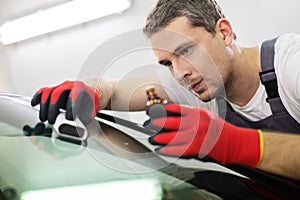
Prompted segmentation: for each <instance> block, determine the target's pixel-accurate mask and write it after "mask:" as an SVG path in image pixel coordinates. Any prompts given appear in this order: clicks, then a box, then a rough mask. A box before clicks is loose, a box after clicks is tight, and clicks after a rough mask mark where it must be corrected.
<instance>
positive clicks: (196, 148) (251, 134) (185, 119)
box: [31, 81, 263, 167]
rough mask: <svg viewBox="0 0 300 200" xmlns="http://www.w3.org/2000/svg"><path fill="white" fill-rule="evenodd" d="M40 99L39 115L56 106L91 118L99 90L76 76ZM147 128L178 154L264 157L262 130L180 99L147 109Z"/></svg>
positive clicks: (229, 159) (70, 115)
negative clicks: (231, 121)
mask: <svg viewBox="0 0 300 200" xmlns="http://www.w3.org/2000/svg"><path fill="white" fill-rule="evenodd" d="M31 103H32V106H35V105H37V104H40V119H41V120H42V121H46V120H48V121H49V123H50V124H53V123H54V122H55V119H56V117H57V115H58V114H59V112H60V109H64V110H66V118H67V119H69V120H73V119H74V118H75V117H76V116H78V117H79V119H81V121H82V122H83V123H84V124H88V123H90V122H91V121H92V120H93V119H94V117H95V115H96V113H97V112H98V110H99V107H100V92H99V91H98V89H96V88H94V87H90V86H87V85H85V84H84V83H83V82H80V81H66V82H64V83H62V84H60V85H57V86H54V87H48V88H47V87H46V88H42V89H40V90H39V91H38V92H37V93H36V94H35V95H34V97H33V99H32V102H31ZM147 114H148V115H149V117H150V120H149V121H148V122H149V123H148V124H147V125H145V128H146V129H151V130H155V134H154V135H153V136H151V137H150V139H149V141H150V143H152V144H153V145H160V146H161V147H160V148H158V149H157V150H156V151H157V152H158V153H160V154H163V155H168V156H178V157H187V158H189V157H198V158H204V157H206V156H208V157H211V158H213V159H214V160H216V161H218V162H220V163H222V164H229V163H239V164H244V165H248V166H252V167H256V166H257V165H258V163H259V162H260V160H261V158H262V152H263V138H262V133H261V131H260V130H255V129H248V128H241V127H237V126H235V125H232V124H230V123H228V122H226V121H224V120H223V119H221V118H220V117H218V116H217V115H214V114H212V113H210V112H208V111H206V110H204V109H202V108H195V107H188V106H183V105H180V104H167V105H161V104H155V105H153V106H151V107H150V108H149V109H148V110H147Z"/></svg>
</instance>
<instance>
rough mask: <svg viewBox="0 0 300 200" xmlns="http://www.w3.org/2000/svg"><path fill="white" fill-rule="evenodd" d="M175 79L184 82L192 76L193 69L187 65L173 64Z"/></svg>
mask: <svg viewBox="0 0 300 200" xmlns="http://www.w3.org/2000/svg"><path fill="white" fill-rule="evenodd" d="M173 70H174V77H175V78H176V80H177V81H183V80H184V79H185V78H187V77H188V76H190V75H191V69H190V67H188V66H187V65H186V64H184V63H183V64H182V65H180V64H173Z"/></svg>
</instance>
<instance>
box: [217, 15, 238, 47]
mask: <svg viewBox="0 0 300 200" xmlns="http://www.w3.org/2000/svg"><path fill="white" fill-rule="evenodd" d="M216 31H217V32H219V33H220V34H222V36H223V40H224V43H225V46H231V45H232V42H233V40H234V33H233V30H232V28H231V24H230V22H229V21H228V20H227V19H225V18H220V19H219V20H218V21H217V23H216Z"/></svg>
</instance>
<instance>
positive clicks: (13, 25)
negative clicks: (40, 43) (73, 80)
mask: <svg viewBox="0 0 300 200" xmlns="http://www.w3.org/2000/svg"><path fill="white" fill-rule="evenodd" d="M130 6H131V0H73V1H70V2H67V3H64V4H61V5H59V6H56V7H52V8H49V9H46V10H41V11H38V12H36V13H34V14H31V15H27V16H24V17H22V18H18V19H15V20H12V21H8V22H5V23H4V24H3V25H2V26H1V27H0V41H1V43H2V44H4V45H7V44H11V43H14V42H18V41H21V40H25V39H28V38H32V37H35V36H39V35H42V34H46V33H50V32H53V31H57V30H59V29H63V28H66V27H70V26H74V25H77V24H81V23H84V22H88V21H91V20H94V19H97V18H100V17H104V16H107V15H110V14H114V13H120V12H122V11H125V10H126V9H128V8H129V7H130Z"/></svg>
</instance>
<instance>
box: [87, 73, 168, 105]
mask: <svg viewBox="0 0 300 200" xmlns="http://www.w3.org/2000/svg"><path fill="white" fill-rule="evenodd" d="M84 82H85V83H86V84H88V85H90V86H94V87H97V88H98V89H99V91H100V110H101V109H110V110H119V111H128V110H130V111H139V110H145V109H146V102H147V94H146V89H147V88H148V87H149V86H153V87H154V88H155V91H156V93H157V94H158V95H159V96H160V97H161V98H163V99H167V100H168V101H169V102H170V98H169V97H168V95H167V94H166V92H165V90H164V89H163V87H162V86H161V85H160V83H159V79H158V77H157V75H156V74H155V73H152V74H148V75H145V76H141V77H134V78H130V79H122V80H112V81H106V80H103V79H99V78H88V79H85V80H84Z"/></svg>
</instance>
